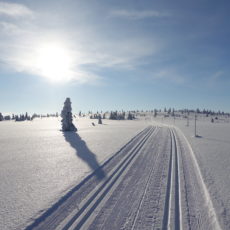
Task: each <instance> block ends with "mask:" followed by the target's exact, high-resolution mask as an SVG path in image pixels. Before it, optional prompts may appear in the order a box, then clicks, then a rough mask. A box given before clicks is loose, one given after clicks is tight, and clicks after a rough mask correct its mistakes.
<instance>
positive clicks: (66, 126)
mask: <svg viewBox="0 0 230 230" xmlns="http://www.w3.org/2000/svg"><path fill="white" fill-rule="evenodd" d="M61 117H62V120H61V122H62V131H77V128H76V127H75V126H74V124H73V117H72V108H71V101H70V98H66V100H65V102H64V107H63V109H62V112H61Z"/></svg>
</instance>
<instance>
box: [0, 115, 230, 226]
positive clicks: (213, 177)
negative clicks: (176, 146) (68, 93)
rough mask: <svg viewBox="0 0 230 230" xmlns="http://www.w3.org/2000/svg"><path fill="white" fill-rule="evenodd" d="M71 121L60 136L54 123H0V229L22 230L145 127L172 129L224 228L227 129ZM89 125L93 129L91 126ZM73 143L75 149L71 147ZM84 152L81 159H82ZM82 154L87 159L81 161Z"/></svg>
mask: <svg viewBox="0 0 230 230" xmlns="http://www.w3.org/2000/svg"><path fill="white" fill-rule="evenodd" d="M95 121H96V120H90V119H88V118H81V119H75V121H74V122H75V124H76V126H77V128H78V132H77V134H76V135H72V136H69V135H63V133H62V132H61V131H60V119H57V118H44V119H35V120H34V121H33V122H18V123H16V122H11V121H9V122H7V121H6V122H0V181H1V187H0V229H3V230H5V229H24V228H25V227H26V226H28V225H29V224H31V223H32V222H33V220H34V219H36V218H37V217H39V216H40V215H41V214H42V213H43V212H45V211H46V210H47V209H48V208H49V207H50V206H52V204H54V203H55V202H56V201H57V200H59V199H60V197H62V196H64V195H65V194H66V193H67V192H68V191H69V190H70V189H71V188H72V187H74V186H76V184H78V183H79V182H80V181H81V180H82V179H83V178H85V177H86V176H87V175H88V174H89V173H91V172H92V171H93V170H94V169H96V168H97V167H98V166H99V165H100V164H101V163H102V162H104V161H105V160H106V159H108V158H109V157H110V156H111V155H112V154H113V153H115V152H117V151H118V150H119V149H120V148H121V147H122V146H123V145H125V144H126V143H127V142H128V141H129V140H130V139H131V138H132V137H133V136H135V135H136V134H137V133H138V132H140V131H141V130H143V129H144V128H145V127H147V126H148V125H149V124H162V125H167V126H168V125H169V126H176V127H178V128H179V129H180V130H182V132H183V133H184V134H185V136H186V137H187V139H188V140H189V142H190V143H191V146H192V148H193V150H194V153H195V155H196V158H197V160H198V164H199V167H200V169H201V172H202V176H203V179H204V182H205V184H206V185H207V188H208V190H209V193H210V196H211V198H212V202H213V205H214V207H215V210H216V213H217V216H218V219H219V222H220V225H221V227H222V229H229V228H230V192H229V191H230V177H229V175H230V141H229V137H230V123H229V121H228V120H226V121H222V122H215V123H211V122H210V118H202V117H198V121H197V132H198V135H200V137H199V138H194V119H193V117H191V118H190V124H189V126H186V123H187V122H186V119H182V118H176V119H175V121H174V119H172V118H163V117H160V116H158V117H157V118H153V117H152V116H148V115H147V116H145V117H142V119H140V120H135V121H111V120H104V121H103V122H104V124H103V125H97V122H95ZM92 122H95V124H96V126H92ZM75 142H77V143H78V144H79V145H78V146H77V145H75V144H74V143H75ZM83 152H84V155H83ZM85 153H87V155H85Z"/></svg>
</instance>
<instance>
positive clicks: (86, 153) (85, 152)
mask: <svg viewBox="0 0 230 230" xmlns="http://www.w3.org/2000/svg"><path fill="white" fill-rule="evenodd" d="M63 135H64V137H65V140H66V141H67V142H68V143H69V144H70V145H71V147H72V148H73V149H75V151H76V155H77V156H78V157H79V158H81V159H82V160H83V161H84V162H86V164H87V165H88V166H89V167H90V168H91V169H92V171H95V172H94V174H95V175H96V177H97V179H98V180H102V179H103V178H104V177H105V172H104V171H103V169H102V168H101V167H100V165H99V163H98V161H97V158H96V156H95V154H94V153H92V152H91V151H90V150H89V148H88V147H87V145H86V143H85V141H84V140H82V139H81V137H80V136H79V135H78V134H77V133H75V132H63Z"/></svg>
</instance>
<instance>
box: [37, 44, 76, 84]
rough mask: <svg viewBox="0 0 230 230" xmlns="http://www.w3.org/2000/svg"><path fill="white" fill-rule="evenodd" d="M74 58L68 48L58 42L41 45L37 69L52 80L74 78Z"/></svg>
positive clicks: (58, 80) (60, 80) (62, 80)
mask: <svg viewBox="0 0 230 230" xmlns="http://www.w3.org/2000/svg"><path fill="white" fill-rule="evenodd" d="M71 67H72V59H71V55H70V54H69V52H68V50H67V49H65V48H63V47H62V46H60V45H57V44H47V45H43V46H41V47H39V49H38V56H37V69H38V70H39V71H40V73H41V75H42V76H44V77H46V78H47V79H48V80H50V81H52V82H65V81H69V80H70V79H71V78H72V71H71Z"/></svg>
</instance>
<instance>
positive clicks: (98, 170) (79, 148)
mask: <svg viewBox="0 0 230 230" xmlns="http://www.w3.org/2000/svg"><path fill="white" fill-rule="evenodd" d="M63 136H64V137H65V140H66V141H67V142H68V143H69V144H70V145H71V146H72V147H73V148H74V149H75V150H76V155H77V156H78V157H80V158H81V159H82V160H83V161H85V162H86V163H87V164H88V165H89V166H90V168H91V169H92V170H93V172H92V173H91V174H90V175H88V176H87V177H86V178H85V179H84V180H83V181H81V182H80V183H79V184H78V185H77V186H75V187H74V188H72V189H71V190H70V191H69V192H68V193H67V194H65V195H64V196H63V197H62V198H61V199H60V200H59V201H57V202H56V203H55V204H54V205H53V206H51V207H50V208H49V209H48V210H47V211H46V212H45V213H43V214H42V215H41V216H40V217H38V218H37V219H35V220H34V221H33V223H32V224H30V225H28V226H27V227H26V228H25V230H32V229H34V228H36V227H37V226H38V225H39V224H40V223H41V222H42V221H44V220H45V219H46V218H47V217H49V216H50V215H52V213H53V212H55V211H56V210H57V209H58V208H59V207H60V206H61V205H62V204H63V203H65V202H66V201H67V200H68V199H69V198H70V197H71V196H72V195H73V194H74V193H75V192H76V191H77V190H78V189H80V188H81V186H82V185H83V184H85V183H86V182H87V181H88V180H89V179H90V178H92V177H96V178H97V179H98V180H102V179H103V178H104V177H105V176H106V174H105V172H104V170H103V167H104V166H105V164H107V163H108V162H109V161H110V160H111V159H109V160H108V161H106V162H105V163H104V164H103V165H101V166H100V165H99V163H98V162H97V159H96V156H95V154H93V153H92V152H91V151H90V150H89V148H88V147H87V145H86V143H85V141H83V140H82V139H81V137H80V136H79V135H78V134H77V133H75V132H63Z"/></svg>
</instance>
